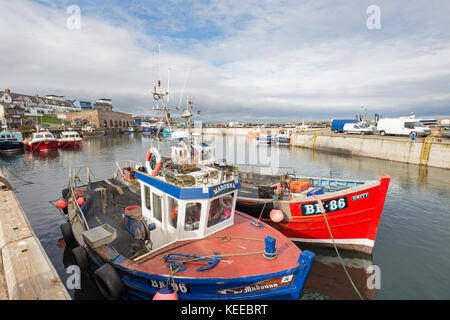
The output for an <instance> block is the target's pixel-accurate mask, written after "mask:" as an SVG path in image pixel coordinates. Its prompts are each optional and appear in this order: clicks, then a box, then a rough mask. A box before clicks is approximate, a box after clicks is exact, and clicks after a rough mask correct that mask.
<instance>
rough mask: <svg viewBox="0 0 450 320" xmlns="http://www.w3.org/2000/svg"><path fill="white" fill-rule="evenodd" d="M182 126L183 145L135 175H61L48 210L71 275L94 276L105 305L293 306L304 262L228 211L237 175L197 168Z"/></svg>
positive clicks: (303, 255) (153, 155)
mask: <svg viewBox="0 0 450 320" xmlns="http://www.w3.org/2000/svg"><path fill="white" fill-rule="evenodd" d="M163 95H164V93H160V94H158V99H162V97H163ZM154 97H155V93H154ZM155 99H156V98H155ZM162 102H164V101H162ZM182 117H183V118H185V119H186V123H187V124H188V126H187V128H188V132H189V139H188V142H187V143H186V142H184V141H181V142H177V144H176V145H174V146H172V147H171V148H170V150H171V152H170V154H169V155H168V156H165V157H162V156H161V154H160V152H159V150H158V149H157V148H156V147H151V148H150V149H149V150H148V151H147V154H146V158H145V165H144V166H141V165H140V163H138V162H129V163H125V164H123V165H119V166H118V169H119V173H118V175H119V176H123V175H125V176H126V179H114V178H112V179H104V180H97V181H95V180H94V178H93V176H92V172H91V170H90V168H89V167H87V166H81V167H74V168H72V169H71V173H70V176H69V188H67V189H65V190H63V192H62V194H63V199H60V200H58V202H57V203H56V205H57V207H58V208H62V209H63V210H65V212H67V215H68V222H67V223H65V224H63V225H61V231H62V234H63V237H64V241H65V242H66V244H71V243H73V242H76V243H78V244H79V246H78V247H77V248H75V249H73V251H72V252H73V255H74V258H75V260H76V261H77V264H78V265H79V267H80V269H81V270H89V269H91V270H95V271H94V278H95V281H96V283H97V286H98V288H99V290H100V291H101V292H102V293H103V294H104V295H105V297H107V298H110V299H115V298H120V297H123V298H126V299H154V300H157V299H160V300H161V299H167V300H175V299H186V300H190V299H195V300H202V299H217V300H229V299H239V300H241V299H298V298H299V297H300V295H301V292H302V288H303V286H304V283H305V281H306V278H307V276H308V273H309V270H310V268H311V264H312V261H313V259H314V254H313V253H312V252H310V251H307V250H305V251H301V250H300V249H299V247H298V246H296V245H295V244H294V243H293V242H292V241H290V240H289V239H288V238H287V237H285V236H284V235H282V234H281V233H279V232H278V231H277V230H276V229H274V228H272V227H271V226H269V225H268V224H266V223H264V222H261V221H256V220H255V219H254V218H253V217H251V216H249V215H247V214H244V213H241V212H239V211H237V210H236V200H237V195H238V190H239V188H240V186H241V184H240V180H239V176H238V174H237V172H235V171H233V170H228V166H227V165H226V164H225V163H220V164H212V163H210V161H209V160H208V161H202V160H201V159H200V154H199V150H198V149H197V150H196V147H195V143H193V142H192V136H191V135H190V125H191V121H190V118H191V117H192V114H190V113H189V111H188V110H185V112H184V113H183V116H182ZM125 168H126V169H127V170H128V172H126V173H125V172H124V170H123V169H125ZM118 175H117V174H116V177H117V176H118ZM123 180H126V181H127V183H123ZM136 184H137V185H139V187H138V188H132V187H131V186H132V185H136ZM250 265H251V266H252V267H251V268H249V266H250Z"/></svg>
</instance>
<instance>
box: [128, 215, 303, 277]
mask: <svg viewBox="0 0 450 320" xmlns="http://www.w3.org/2000/svg"><path fill="white" fill-rule="evenodd" d="M252 220H253V218H252V217H250V216H248V215H246V214H244V213H241V212H239V211H236V214H235V220H234V221H235V223H234V225H233V226H231V227H228V228H226V229H225V230H222V231H219V232H217V233H215V234H213V235H212V236H209V237H207V238H204V239H200V240H193V241H179V242H176V243H174V244H172V245H170V246H168V247H165V248H162V249H161V250H159V251H156V252H155V253H153V254H151V255H149V256H147V257H144V258H143V259H141V260H140V261H137V262H133V261H130V260H127V261H123V262H122V263H121V265H122V266H124V267H127V268H131V269H134V270H137V271H142V272H146V273H152V274H160V275H168V271H169V269H168V267H167V265H168V262H165V261H164V258H163V256H164V255H167V254H170V253H174V252H176V253H183V254H196V255H203V256H213V255H214V253H213V252H216V253H217V254H218V255H230V256H224V257H223V258H222V260H221V261H220V262H219V263H218V264H217V265H216V266H215V267H214V268H212V269H209V270H206V271H201V272H199V271H196V269H197V268H199V267H202V266H206V264H205V263H202V264H200V263H194V262H191V263H186V264H185V267H187V270H185V271H183V272H178V273H176V277H187V278H191V277H192V278H200V279H202V278H221V279H229V278H236V277H251V276H258V275H263V274H271V273H276V272H282V271H284V270H288V269H292V268H295V267H297V266H298V262H297V260H298V257H299V256H300V254H301V250H300V249H299V248H298V247H297V246H296V245H295V244H294V243H293V242H291V241H290V240H289V239H288V238H286V237H285V236H283V235H281V234H280V233H279V232H278V231H276V230H275V229H274V228H272V227H270V226H269V225H267V224H263V225H264V227H263V228H259V227H256V226H253V225H251V222H252ZM267 236H270V237H273V238H275V239H276V240H277V243H276V248H277V252H278V255H277V258H276V259H267V258H265V257H264V255H263V252H264V249H265V243H264V238H265V237H267ZM251 253H256V254H251ZM142 262H143V263H142ZM140 263H141V264H140ZM251 266H257V267H255V268H252V267H251Z"/></svg>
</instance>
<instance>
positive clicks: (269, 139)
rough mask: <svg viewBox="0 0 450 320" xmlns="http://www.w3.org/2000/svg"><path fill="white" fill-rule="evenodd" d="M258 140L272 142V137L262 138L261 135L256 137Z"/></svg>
mask: <svg viewBox="0 0 450 320" xmlns="http://www.w3.org/2000/svg"><path fill="white" fill-rule="evenodd" d="M256 141H258V142H260V143H272V138H263V139H261V138H260V137H256Z"/></svg>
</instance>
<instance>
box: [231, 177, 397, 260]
mask: <svg viewBox="0 0 450 320" xmlns="http://www.w3.org/2000/svg"><path fill="white" fill-rule="evenodd" d="M389 182H390V177H389V176H388V175H383V176H382V177H381V178H380V183H379V184H376V185H373V186H368V187H367V188H362V187H357V188H351V189H347V190H345V191H340V192H335V193H330V194H326V195H323V196H320V199H321V200H322V202H323V203H324V204H325V203H326V201H333V200H336V201H337V200H338V199H341V198H345V199H346V200H345V202H346V207H345V208H343V209H340V210H336V211H334V212H327V213H326V218H327V221H328V224H329V226H330V230H331V234H332V237H333V239H334V242H335V244H336V245H337V247H339V248H343V249H348V250H355V251H361V252H365V253H371V252H372V249H373V246H374V244H375V239H376V235H377V231H378V225H379V222H380V217H381V212H382V211H383V206H384V202H385V199H386V194H387V189H388V186H389ZM238 201H240V202H241V203H246V204H247V205H248V204H250V202H248V201H243V200H239V199H238ZM336 203H337V202H335V203H334V204H336ZM314 204H317V201H307V202H294V201H292V202H290V203H289V204H288V205H289V209H290V213H291V215H292V218H291V219H289V220H283V221H281V222H280V223H275V222H272V221H271V220H270V219H261V220H263V221H264V222H267V223H268V224H270V225H272V226H273V227H275V228H276V229H277V230H279V231H280V232H281V233H283V234H284V235H285V236H287V237H288V238H290V239H291V240H293V241H298V242H305V243H311V244H317V245H325V246H332V245H333V240H332V238H331V236H330V232H329V230H328V227H327V224H326V222H325V219H324V217H323V215H322V214H321V213H320V212H317V213H316V211H315V209H316V207H315V206H314ZM334 204H333V206H334ZM342 204H344V200H342ZM308 205H311V206H308ZM305 206H308V207H307V208H311V210H310V211H314V213H312V214H311V215H307V213H309V212H305V211H307V210H305ZM302 207H303V212H302ZM312 208H314V210H313V209H312ZM284 211H286V209H284ZM305 213H306V214H305Z"/></svg>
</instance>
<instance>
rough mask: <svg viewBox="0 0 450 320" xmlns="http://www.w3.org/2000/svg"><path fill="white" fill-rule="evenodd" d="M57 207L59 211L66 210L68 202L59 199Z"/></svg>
mask: <svg viewBox="0 0 450 320" xmlns="http://www.w3.org/2000/svg"><path fill="white" fill-rule="evenodd" d="M55 206H56V207H57V208H58V209H64V208H65V207H67V201H65V200H63V199H59V200H58V201H56V203H55Z"/></svg>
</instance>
